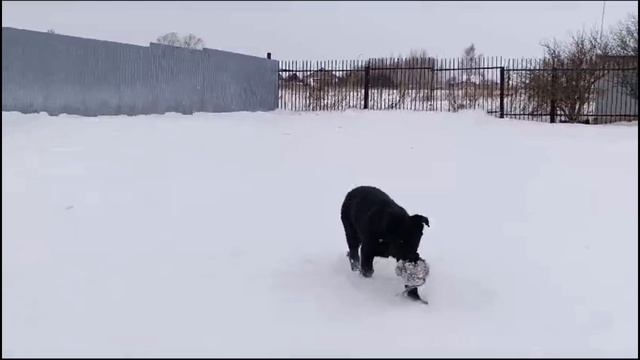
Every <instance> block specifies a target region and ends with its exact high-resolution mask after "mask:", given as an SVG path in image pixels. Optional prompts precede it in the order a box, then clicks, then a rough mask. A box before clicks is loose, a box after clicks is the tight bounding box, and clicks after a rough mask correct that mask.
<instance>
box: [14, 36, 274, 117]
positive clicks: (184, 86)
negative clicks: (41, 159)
mask: <svg viewBox="0 0 640 360" xmlns="http://www.w3.org/2000/svg"><path fill="white" fill-rule="evenodd" d="M277 106H278V63H277V61H275V60H268V59H263V58H259V57H255V56H248V55H242V54H235V53H230V52H226V51H220V50H211V49H204V50H192V49H184V48H178V47H173V46H166V45H160V44H150V46H149V47H144V46H136V45H128V44H121V43H114V42H109V41H101V40H93V39H83V38H77V37H72V36H65V35H57V34H49V33H42V32H36V31H29V30H19V29H12V28H2V110H3V111H20V112H24V113H29V112H41V111H44V112H47V113H49V114H52V115H53V114H61V113H67V114H77V115H85V116H97V115H121V114H126V115H139V114H162V113H165V112H178V113H185V114H190V113H193V112H226V111H269V110H274V109H276V108H277Z"/></svg>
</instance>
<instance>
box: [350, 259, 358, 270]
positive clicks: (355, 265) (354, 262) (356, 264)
mask: <svg viewBox="0 0 640 360" xmlns="http://www.w3.org/2000/svg"><path fill="white" fill-rule="evenodd" d="M350 262H351V271H360V264H359V263H358V262H357V261H350Z"/></svg>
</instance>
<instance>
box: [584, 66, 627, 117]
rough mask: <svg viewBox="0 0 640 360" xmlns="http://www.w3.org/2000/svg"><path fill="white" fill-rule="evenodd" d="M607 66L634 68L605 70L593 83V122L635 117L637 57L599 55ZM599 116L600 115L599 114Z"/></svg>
mask: <svg viewBox="0 0 640 360" xmlns="http://www.w3.org/2000/svg"><path fill="white" fill-rule="evenodd" d="M597 60H598V62H600V63H601V64H602V65H603V66H605V67H607V68H611V67H615V68H619V69H623V68H631V69H636V70H616V71H607V72H606V75H605V76H604V77H603V78H602V79H600V80H598V82H597V83H596V99H595V113H596V116H594V117H593V119H592V120H591V122H592V123H604V122H613V121H631V120H635V121H637V120H638V70H637V68H638V57H637V56H598V57H597ZM598 115H599V116H598Z"/></svg>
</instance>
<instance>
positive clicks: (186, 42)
mask: <svg viewBox="0 0 640 360" xmlns="http://www.w3.org/2000/svg"><path fill="white" fill-rule="evenodd" d="M182 46H183V47H186V48H189V49H202V48H204V41H203V40H202V39H201V38H199V37H197V36H196V35H194V34H191V33H190V34H188V35H187V36H185V37H183V38H182Z"/></svg>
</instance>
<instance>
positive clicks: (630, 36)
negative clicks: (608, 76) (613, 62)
mask: <svg viewBox="0 0 640 360" xmlns="http://www.w3.org/2000/svg"><path fill="white" fill-rule="evenodd" d="M611 42H612V50H613V53H614V54H615V55H618V56H621V57H629V59H628V60H627V61H620V62H619V64H618V65H620V66H622V67H636V68H637V64H638V15H637V14H629V16H628V17H627V18H626V19H625V20H622V21H620V22H619V23H618V24H617V25H616V27H615V28H614V29H613V30H612V31H611ZM629 65H631V66H629ZM615 83H616V85H617V86H620V87H622V89H623V90H624V91H625V92H626V93H627V95H629V96H630V97H632V98H634V99H636V100H638V71H637V70H635V71H633V70H624V71H618V72H616V79H615Z"/></svg>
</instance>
